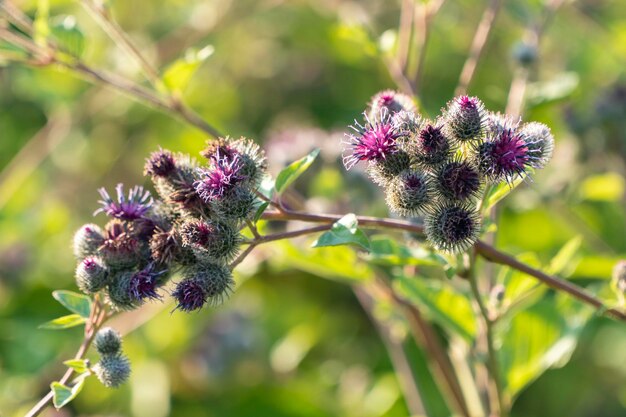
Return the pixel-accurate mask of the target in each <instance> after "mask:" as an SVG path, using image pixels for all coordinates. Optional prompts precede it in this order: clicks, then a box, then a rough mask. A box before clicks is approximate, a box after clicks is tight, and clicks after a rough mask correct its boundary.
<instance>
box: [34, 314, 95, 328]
mask: <svg viewBox="0 0 626 417" xmlns="http://www.w3.org/2000/svg"><path fill="white" fill-rule="evenodd" d="M85 321H86V320H85V318H84V317H81V316H79V315H78V314H70V315H68V316H63V317H59V318H56V319H54V320H50V321H49V322H46V323H44V324H42V325H40V326H39V328H40V329H48V330H61V329H69V328H70V327H75V326H80V325H81V324H83V323H85Z"/></svg>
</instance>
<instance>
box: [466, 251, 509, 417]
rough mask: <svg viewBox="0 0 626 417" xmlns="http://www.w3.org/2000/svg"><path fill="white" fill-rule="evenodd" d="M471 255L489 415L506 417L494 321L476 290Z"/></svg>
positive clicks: (472, 288)
mask: <svg viewBox="0 0 626 417" xmlns="http://www.w3.org/2000/svg"><path fill="white" fill-rule="evenodd" d="M473 258H474V256H473V255H472V259H471V260H470V263H471V265H470V268H469V269H470V270H469V277H468V278H469V282H470V289H471V292H472V295H473V296H474V299H475V300H476V305H477V306H478V313H479V316H480V317H481V318H482V324H483V327H484V335H485V344H486V345H487V368H488V370H489V379H488V380H489V384H488V385H489V400H490V408H491V414H492V415H496V416H499V417H506V416H507V415H508V410H509V407H508V405H507V404H506V403H505V400H504V390H503V387H502V379H501V377H500V367H499V365H498V357H497V352H496V349H495V344H494V335H493V325H494V319H493V318H492V317H491V314H490V313H489V310H488V309H487V306H486V305H485V303H484V301H483V298H482V295H481V293H480V290H479V289H478V282H477V277H476V271H475V259H473Z"/></svg>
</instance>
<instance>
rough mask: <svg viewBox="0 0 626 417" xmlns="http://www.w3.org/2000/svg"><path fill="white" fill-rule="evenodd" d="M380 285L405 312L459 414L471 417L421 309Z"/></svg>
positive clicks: (452, 371) (443, 353) (452, 373)
mask: <svg viewBox="0 0 626 417" xmlns="http://www.w3.org/2000/svg"><path fill="white" fill-rule="evenodd" d="M378 284H379V286H380V287H381V289H383V290H384V291H385V292H386V293H387V294H388V296H389V297H390V298H391V299H392V300H393V301H394V302H395V303H396V304H397V305H398V306H400V307H401V308H402V309H403V310H404V312H405V316H406V318H407V321H408V323H409V327H410V328H411V332H412V333H413V337H414V338H415V341H416V342H418V343H420V344H421V345H423V346H424V347H425V348H426V351H427V352H428V357H429V358H431V359H432V360H433V362H434V367H433V368H434V369H433V371H434V375H435V377H436V378H437V379H438V380H440V381H442V383H440V385H442V388H444V391H445V392H446V393H447V394H448V395H449V398H451V399H452V403H453V405H454V407H455V408H456V409H457V412H459V413H460V414H461V415H463V416H466V417H469V415H470V414H469V411H468V408H467V404H466V402H465V397H464V396H463V391H462V390H461V385H460V384H459V380H458V378H457V376H456V373H455V372H454V368H453V367H452V363H451V362H450V359H449V358H448V356H447V355H446V351H445V349H444V347H443V345H442V344H441V342H440V341H439V338H438V336H437V334H436V333H435V331H434V330H433V328H432V327H431V326H430V324H429V323H428V322H427V321H426V320H425V319H424V318H423V317H422V313H421V312H420V311H419V309H418V308H417V307H416V306H415V305H413V304H412V303H410V302H409V301H407V300H405V299H404V298H402V297H400V296H399V295H398V294H396V292H395V291H394V290H393V289H392V288H391V287H390V286H389V285H388V284H387V282H385V281H383V280H378Z"/></svg>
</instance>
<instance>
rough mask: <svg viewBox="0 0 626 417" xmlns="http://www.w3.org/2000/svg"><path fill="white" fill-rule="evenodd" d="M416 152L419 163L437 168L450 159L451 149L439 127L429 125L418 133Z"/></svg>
mask: <svg viewBox="0 0 626 417" xmlns="http://www.w3.org/2000/svg"><path fill="white" fill-rule="evenodd" d="M417 151H418V152H417V159H418V160H419V162H420V163H422V164H424V165H426V166H429V167H433V166H438V165H439V164H441V163H443V162H444V161H446V160H447V159H448V158H449V157H450V155H451V153H452V147H451V146H450V141H449V140H448V138H447V137H446V136H445V135H444V133H443V131H442V128H441V126H436V125H432V124H430V123H429V124H427V125H426V126H425V127H424V128H423V129H422V130H420V132H419V136H418V137H417Z"/></svg>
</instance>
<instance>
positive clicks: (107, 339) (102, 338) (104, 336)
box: [93, 327, 122, 356]
mask: <svg viewBox="0 0 626 417" xmlns="http://www.w3.org/2000/svg"><path fill="white" fill-rule="evenodd" d="M93 344H94V346H95V348H96V350H97V351H98V353H99V354H100V355H101V356H106V355H117V354H118V353H120V350H121V349H122V337H121V335H120V334H119V333H118V332H117V331H116V330H115V329H113V328H111V327H105V328H103V329H101V330H99V331H98V333H96V337H95V339H94V341H93Z"/></svg>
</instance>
